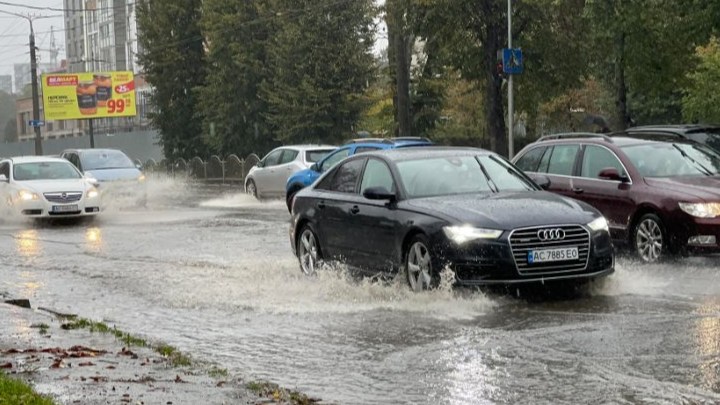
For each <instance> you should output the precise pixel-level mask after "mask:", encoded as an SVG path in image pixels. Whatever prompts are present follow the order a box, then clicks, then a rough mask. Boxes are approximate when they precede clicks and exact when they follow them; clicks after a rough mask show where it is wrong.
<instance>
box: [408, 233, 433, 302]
mask: <svg viewBox="0 0 720 405" xmlns="http://www.w3.org/2000/svg"><path fill="white" fill-rule="evenodd" d="M430 262H431V261H430V252H429V251H428V249H427V246H425V244H424V243H423V242H420V241H417V242H415V243H413V245H412V246H410V250H409V251H408V256H407V276H408V282H409V283H410V288H411V289H412V290H413V291H416V292H419V291H423V290H429V289H430V287H431V286H432V284H431V283H432V265H431V263H430Z"/></svg>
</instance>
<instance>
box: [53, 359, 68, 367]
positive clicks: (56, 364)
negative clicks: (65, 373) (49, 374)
mask: <svg viewBox="0 0 720 405" xmlns="http://www.w3.org/2000/svg"><path fill="white" fill-rule="evenodd" d="M50 368H65V364H63V361H62V359H56V360H55V361H54V362H53V364H52V366H50Z"/></svg>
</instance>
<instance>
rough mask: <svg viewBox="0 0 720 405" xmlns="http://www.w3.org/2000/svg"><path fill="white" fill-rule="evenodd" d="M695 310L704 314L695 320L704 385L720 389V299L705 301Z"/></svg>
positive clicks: (717, 390) (711, 388) (696, 339)
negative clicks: (719, 359) (719, 372)
mask: <svg viewBox="0 0 720 405" xmlns="http://www.w3.org/2000/svg"><path fill="white" fill-rule="evenodd" d="M695 312H697V313H699V314H701V315H703V317H702V318H699V319H698V320H697V321H695V331H694V332H695V333H694V335H695V341H696V342H697V350H698V355H699V356H700V364H699V367H700V372H701V373H702V378H703V385H704V386H705V387H707V388H709V389H710V390H712V391H715V392H719V391H720V374H718V371H720V362H718V358H720V301H719V300H711V301H708V302H705V303H703V304H702V305H701V306H700V307H699V308H698V309H697V310H696V311H695Z"/></svg>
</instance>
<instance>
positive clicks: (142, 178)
mask: <svg viewBox="0 0 720 405" xmlns="http://www.w3.org/2000/svg"><path fill="white" fill-rule="evenodd" d="M137 179H138V181H145V175H144V174H142V173H141V174H140V176H138V178H137Z"/></svg>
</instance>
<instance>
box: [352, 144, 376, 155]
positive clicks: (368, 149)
mask: <svg viewBox="0 0 720 405" xmlns="http://www.w3.org/2000/svg"><path fill="white" fill-rule="evenodd" d="M378 149H379V148H376V147H373V146H361V147H358V148H355V153H363V152H372V151H374V150H378Z"/></svg>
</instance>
